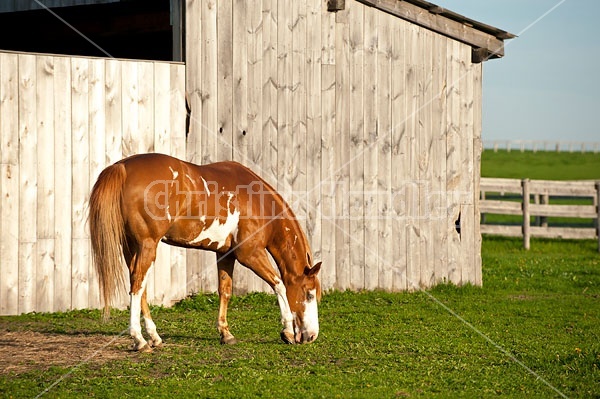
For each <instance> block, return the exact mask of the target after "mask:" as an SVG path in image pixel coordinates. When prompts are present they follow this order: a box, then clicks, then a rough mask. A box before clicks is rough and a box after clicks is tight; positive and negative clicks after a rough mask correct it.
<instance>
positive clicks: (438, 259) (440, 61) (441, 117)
mask: <svg viewBox="0 0 600 399" xmlns="http://www.w3.org/2000/svg"><path fill="white" fill-rule="evenodd" d="M447 43H448V39H447V38H445V37H443V36H440V35H435V36H434V42H433V96H434V97H433V102H432V106H433V120H432V128H433V143H432V150H431V159H432V160H433V161H432V162H431V164H432V168H433V169H432V173H433V175H432V183H431V184H432V186H431V193H430V196H429V202H430V210H431V220H432V223H433V227H432V231H431V237H432V245H433V274H434V283H435V284H438V283H443V282H446V281H447V280H448V269H447V262H448V243H447V224H446V214H447V210H446V203H447V199H446V119H447V116H446V112H447V107H446V104H447V103H446V98H447V58H446V54H447V50H446V47H447Z"/></svg>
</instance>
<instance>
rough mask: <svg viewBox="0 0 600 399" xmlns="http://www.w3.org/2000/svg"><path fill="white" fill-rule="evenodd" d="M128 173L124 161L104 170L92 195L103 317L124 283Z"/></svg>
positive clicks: (93, 237)
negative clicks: (124, 200)
mask: <svg viewBox="0 0 600 399" xmlns="http://www.w3.org/2000/svg"><path fill="white" fill-rule="evenodd" d="M125 178H126V172H125V166H123V164H120V163H118V164H114V165H111V166H109V167H107V168H106V169H104V170H103V171H102V173H100V176H99V177H98V180H97V181H96V184H94V188H93V189H92V193H91V195H90V219H89V222H90V233H91V239H92V252H93V254H94V259H93V260H94V266H95V268H96V272H97V273H98V281H99V284H100V292H101V294H102V298H103V299H104V318H105V320H106V319H107V318H108V317H109V316H110V305H111V304H112V302H113V299H114V297H115V294H116V293H118V290H119V289H120V288H121V287H123V286H124V285H125V281H124V278H123V277H124V275H123V266H122V264H121V259H122V246H123V244H124V238H125V230H124V221H123V213H122V210H121V195H122V191H123V183H124V182H125Z"/></svg>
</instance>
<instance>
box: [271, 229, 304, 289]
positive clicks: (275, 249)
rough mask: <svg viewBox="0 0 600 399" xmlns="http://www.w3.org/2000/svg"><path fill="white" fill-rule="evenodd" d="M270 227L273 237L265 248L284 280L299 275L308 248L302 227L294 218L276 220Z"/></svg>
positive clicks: (302, 268)
mask: <svg viewBox="0 0 600 399" xmlns="http://www.w3.org/2000/svg"><path fill="white" fill-rule="evenodd" d="M273 223H274V226H273V228H272V230H271V231H272V233H273V239H272V240H271V245H269V247H268V248H267V249H268V250H269V252H270V253H271V255H272V256H273V259H275V263H277V267H278V268H279V272H280V273H281V276H282V277H283V278H284V280H285V279H286V278H287V277H292V276H299V275H301V274H302V273H303V272H304V266H305V264H307V254H308V248H307V245H306V239H305V237H304V234H303V233H302V229H301V228H300V226H299V225H298V223H297V222H296V221H295V220H294V221H292V220H287V219H281V220H277V221H275V222H273Z"/></svg>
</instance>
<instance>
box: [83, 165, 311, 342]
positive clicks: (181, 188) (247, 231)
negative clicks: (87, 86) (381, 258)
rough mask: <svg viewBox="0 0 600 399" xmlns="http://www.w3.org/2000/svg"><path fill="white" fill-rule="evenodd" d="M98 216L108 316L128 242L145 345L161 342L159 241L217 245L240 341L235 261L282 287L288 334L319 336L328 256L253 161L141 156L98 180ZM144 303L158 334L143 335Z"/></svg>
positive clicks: (223, 323) (138, 335)
mask: <svg viewBox="0 0 600 399" xmlns="http://www.w3.org/2000/svg"><path fill="white" fill-rule="evenodd" d="M89 221H90V231H91V238H92V249H93V253H94V264H95V267H96V270H97V272H98V277H99V282H100V289H101V293H102V296H103V299H104V306H105V315H108V312H109V310H110V305H111V302H112V299H113V298H114V295H115V291H116V290H117V288H118V286H119V284H122V281H120V280H122V276H123V271H122V266H121V262H120V260H121V251H122V253H123V255H124V257H125V261H126V264H127V266H128V268H129V276H130V285H131V291H130V300H131V307H130V312H131V315H130V317H131V318H130V333H131V336H132V337H133V339H134V341H135V348H136V349H137V350H144V351H145V350H150V348H151V347H153V346H158V345H160V344H161V343H162V339H161V337H160V336H159V335H158V333H157V332H156V325H155V324H154V322H153V321H152V317H151V315H150V309H149V307H148V303H147V300H146V276H147V274H148V270H149V269H150V267H152V265H153V264H154V260H155V258H156V247H157V245H158V243H159V242H160V241H163V242H165V243H167V244H171V245H176V246H180V247H185V248H196V249H205V250H210V251H214V252H216V253H217V268H218V279H219V287H218V292H219V317H218V323H217V327H218V331H219V333H220V335H221V343H224V344H230V343H235V338H234V336H233V335H232V334H231V332H230V331H229V326H228V323H227V305H228V303H229V298H230V297H231V288H232V274H233V269H234V262H235V261H236V260H237V261H238V262H239V263H241V264H242V265H244V266H246V267H248V268H250V269H251V270H252V271H253V272H254V273H256V274H257V275H258V276H259V277H261V278H262V279H263V280H264V281H266V282H267V283H268V284H269V285H270V286H271V287H272V288H273V290H274V291H275V294H276V295H277V301H278V303H279V307H280V310H281V322H282V324H283V330H282V332H281V338H282V339H283V340H284V341H285V342H287V343H308V342H312V341H314V340H315V339H316V338H317V336H318V334H319V319H318V312H317V301H318V300H319V299H320V296H321V287H320V283H319V279H318V277H317V273H318V272H319V269H320V267H321V263H320V262H319V263H317V264H316V265H314V266H313V265H312V262H313V259H312V253H311V251H310V247H309V245H308V242H307V240H306V236H305V235H304V232H303V231H302V229H301V227H300V225H299V224H298V222H297V220H296V217H295V216H294V213H293V212H292V210H291V209H290V207H289V206H288V204H286V202H285V201H284V200H283V198H282V197H281V195H279V194H278V193H277V192H276V191H275V190H274V189H273V188H272V187H271V186H270V185H269V184H267V183H266V182H265V181H264V180H263V179H261V178H260V177H259V176H258V175H256V174H255V173H253V172H252V171H251V170H249V169H248V168H246V167H244V166H242V165H240V164H238V163H236V162H218V163H214V164H209V165H202V166H200V165H194V164H192V163H189V162H184V161H182V160H179V159H176V158H173V157H170V156H167V155H162V154H141V155H135V156H132V157H129V158H126V159H123V160H121V161H119V162H117V163H115V164H113V165H111V166H109V167H107V168H106V169H104V171H102V173H101V174H100V176H99V177H98V180H97V181H96V184H95V185H94V188H93V189H92V193H91V197H90V219H89ZM267 251H268V252H269V253H270V254H271V255H272V256H273V259H274V260H275V262H276V263H277V266H278V269H279V275H280V276H281V277H279V275H278V274H277V273H276V271H275V269H274V268H273V267H272V266H271V263H270V262H269V258H268V255H267ZM140 312H141V313H142V315H143V317H144V322H145V327H146V332H147V333H148V335H149V337H150V340H149V342H147V341H146V340H145V339H144V337H143V336H142V329H141V325H140Z"/></svg>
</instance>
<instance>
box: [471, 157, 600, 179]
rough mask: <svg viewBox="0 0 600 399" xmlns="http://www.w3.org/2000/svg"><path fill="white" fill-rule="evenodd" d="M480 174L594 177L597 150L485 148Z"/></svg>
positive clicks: (599, 169) (598, 168)
mask: <svg viewBox="0 0 600 399" xmlns="http://www.w3.org/2000/svg"><path fill="white" fill-rule="evenodd" d="M481 176H483V177H505V178H513V179H523V178H529V179H541V180H598V179H600V154H594V153H592V152H586V153H581V152H573V153H570V152H552V151H548V152H543V151H541V152H535V153H534V152H532V151H525V152H519V151H511V152H507V151H498V152H494V151H492V150H485V151H483V154H482V155H481Z"/></svg>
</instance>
